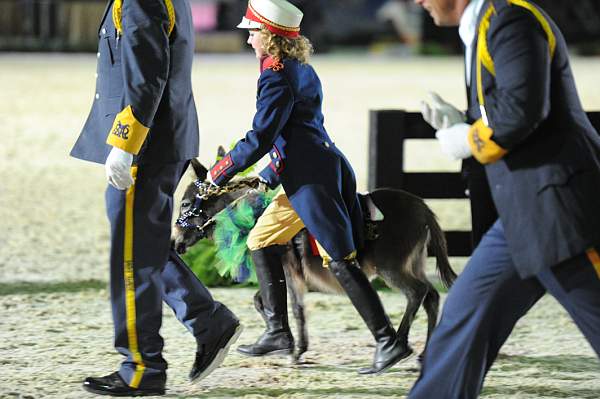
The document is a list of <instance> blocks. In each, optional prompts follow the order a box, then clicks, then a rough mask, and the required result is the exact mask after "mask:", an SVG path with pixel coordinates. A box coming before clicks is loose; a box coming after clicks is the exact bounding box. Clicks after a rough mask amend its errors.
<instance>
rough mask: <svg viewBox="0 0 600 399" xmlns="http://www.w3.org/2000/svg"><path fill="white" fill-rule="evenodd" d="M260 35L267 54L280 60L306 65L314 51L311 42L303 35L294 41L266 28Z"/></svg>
mask: <svg viewBox="0 0 600 399" xmlns="http://www.w3.org/2000/svg"><path fill="white" fill-rule="evenodd" d="M260 35H261V36H262V42H263V48H264V50H265V52H266V53H267V54H268V55H270V56H271V57H273V58H276V59H278V60H282V59H284V58H290V59H296V60H298V61H300V62H301V63H303V64H306V63H308V60H309V58H310V55H311V54H312V53H313V51H314V50H313V46H312V43H311V42H310V40H308V39H307V38H306V37H305V36H302V35H300V36H298V37H297V38H293V39H292V38H289V37H284V36H280V35H276V34H274V33H273V32H271V31H270V30H268V29H266V28H262V29H261V30H260Z"/></svg>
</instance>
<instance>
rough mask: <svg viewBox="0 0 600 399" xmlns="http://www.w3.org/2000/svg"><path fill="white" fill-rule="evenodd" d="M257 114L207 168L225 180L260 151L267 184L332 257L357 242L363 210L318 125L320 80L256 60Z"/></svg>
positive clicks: (344, 164)
mask: <svg viewBox="0 0 600 399" xmlns="http://www.w3.org/2000/svg"><path fill="white" fill-rule="evenodd" d="M262 69H263V71H262V73H261V75H260V78H259V80H258V95H257V102H256V108H257V110H256V115H255V116H254V121H253V124H252V130H250V131H249V132H248V133H247V134H246V137H245V138H244V139H242V140H240V141H239V142H238V143H237V144H236V146H235V147H234V148H233V150H231V152H229V153H228V154H227V155H226V156H225V157H224V158H223V159H222V160H221V161H220V162H219V163H217V165H215V166H214V167H213V168H212V169H211V171H210V173H211V176H212V178H213V180H214V182H215V183H216V184H219V185H221V184H224V183H225V182H227V181H228V180H229V179H230V178H231V177H233V176H234V175H235V174H236V173H237V172H239V171H242V170H244V169H246V168H247V167H249V166H250V165H253V164H254V163H256V162H257V161H258V160H259V159H260V158H262V157H263V156H264V155H265V154H267V153H269V157H270V158H271V160H270V164H269V166H268V167H267V168H266V169H265V170H263V171H262V172H261V176H262V177H264V178H265V179H266V180H267V181H268V182H269V185H270V186H271V187H273V186H275V185H277V184H278V183H279V182H281V184H282V186H283V188H284V190H285V192H286V194H287V196H288V198H289V199H290V202H291V204H292V207H293V208H294V210H295V211H296V212H297V213H298V215H299V216H300V219H302V221H303V222H304V224H305V226H306V227H307V229H308V231H309V232H310V233H311V234H313V235H314V236H315V238H316V239H317V241H319V243H320V244H321V245H322V246H323V248H325V250H326V251H327V253H328V254H329V255H330V256H331V258H332V259H333V260H341V259H342V258H344V257H345V256H347V255H349V254H350V253H351V252H353V251H354V250H356V249H357V248H358V247H359V246H360V242H361V238H360V236H361V231H362V222H363V220H362V212H361V209H360V205H359V203H358V197H357V195H356V179H355V176H354V172H353V170H352V167H351V166H350V163H349V162H348V160H347V159H346V157H345V156H344V155H343V154H342V152H341V151H340V150H339V149H338V148H337V147H336V146H335V145H334V144H333V142H332V141H331V139H330V138H329V135H328V134H327V132H326V131H325V128H324V126H323V114H322V112H321V104H322V102H323V92H322V89H321V82H320V80H319V78H318V76H317V74H316V73H315V71H314V69H313V68H312V67H311V66H310V65H308V64H302V63H300V62H299V61H298V60H291V59H284V60H283V62H278V61H275V60H273V59H272V58H266V59H263V60H262Z"/></svg>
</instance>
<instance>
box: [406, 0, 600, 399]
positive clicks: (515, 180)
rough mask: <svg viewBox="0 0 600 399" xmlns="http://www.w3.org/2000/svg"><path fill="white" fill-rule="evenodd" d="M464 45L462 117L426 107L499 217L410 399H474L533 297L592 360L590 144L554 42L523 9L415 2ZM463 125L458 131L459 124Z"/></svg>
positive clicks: (452, 0) (598, 218)
mask: <svg viewBox="0 0 600 399" xmlns="http://www.w3.org/2000/svg"><path fill="white" fill-rule="evenodd" d="M415 1H416V2H417V3H418V4H421V5H422V6H423V7H424V8H425V9H426V10H427V11H429V13H430V14H431V16H432V17H433V18H434V21H435V23H436V24H437V25H440V26H456V25H459V23H460V27H459V32H460V34H461V38H462V39H463V42H464V43H465V47H466V61H467V62H466V65H467V75H466V76H467V87H468V90H467V92H468V95H469V99H468V103H469V108H468V110H467V114H466V119H464V120H463V116H462V115H460V113H459V112H458V110H456V109H455V108H454V107H452V106H450V105H449V104H447V103H445V102H443V101H438V100H436V101H434V103H433V104H432V106H425V107H424V110H423V116H424V118H425V119H426V120H427V121H428V122H429V123H431V124H432V125H433V126H434V127H436V128H437V129H438V131H437V133H436V137H437V138H438V140H439V142H440V145H441V147H442V150H443V151H444V152H445V153H446V154H448V155H449V156H450V157H452V158H454V159H464V158H467V157H470V156H473V157H474V158H475V159H476V160H477V162H479V163H480V164H481V165H483V167H484V171H485V176H486V178H487V181H488V182H489V186H490V187H491V196H492V198H493V202H494V205H495V207H496V209H497V211H498V215H499V217H498V219H497V220H496V221H495V223H494V224H493V225H492V227H491V228H489V230H488V231H487V233H486V234H485V235H484V236H483V238H482V239H481V242H480V243H479V245H478V246H477V248H476V249H475V251H474V252H473V255H472V257H471V259H470V260H469V262H468V264H467V266H466V267H465V269H464V271H463V272H462V273H461V275H460V276H459V277H458V279H457V280H456V282H455V283H454V285H453V286H452V288H451V289H450V292H449V293H448V298H447V299H446V302H445V304H444V310H443V313H442V316H441V320H440V324H439V325H438V327H437V328H436V329H435V331H434V332H433V335H432V337H431V341H430V342H429V344H428V346H427V350H426V353H425V358H424V361H423V369H422V371H421V376H420V377H419V380H418V381H417V382H416V384H415V386H414V387H413V389H412V391H411V392H410V394H409V397H410V398H412V399H416V398H424V399H425V398H426V399H430V398H436V399H443V398H448V399H450V398H452V399H454V398H475V397H477V396H478V394H479V392H480V391H481V387H482V385H483V380H484V378H485V375H486V373H487V371H488V370H489V368H490V367H491V366H492V364H493V362H494V360H495V359H496V356H497V355H498V352H499V350H500V347H501V346H502V344H504V342H505V341H506V339H507V338H508V336H509V334H510V333H511V331H512V329H513V327H514V326H515V324H516V323H517V321H518V320H519V319H520V318H521V317H522V316H523V315H525V314H526V313H527V311H528V310H529V309H530V308H531V307H532V306H533V305H534V304H535V303H536V302H537V301H538V300H539V299H540V298H541V297H542V295H544V293H545V292H548V293H550V294H551V295H552V296H554V297H555V298H556V299H557V300H558V301H559V302H560V304H561V305H562V306H563V307H564V308H565V309H566V310H567V311H568V312H569V314H570V316H571V317H572V318H573V320H574V321H575V323H576V324H577V326H578V327H579V329H580V330H581V332H582V333H583V335H584V336H585V338H586V339H587V341H588V342H589V343H590V345H591V346H592V348H593V350H594V351H595V352H596V354H598V355H600V256H598V252H597V250H598V249H600V246H599V245H600V207H598V199H599V198H600V136H598V133H597V132H596V131H595V130H594V128H593V127H592V125H591V124H590V121H589V120H588V118H587V115H586V113H585V112H584V111H583V109H582V106H581V104H580V101H579V97H578V95H577V91H576V88H575V82H574V79H573V74H572V72H571V68H570V66H569V59H568V51H567V46H566V44H565V41H564V38H563V37H562V34H561V33H560V31H559V29H558V28H557V26H556V25H555V24H554V22H553V21H552V20H551V19H550V18H549V17H548V16H547V15H546V14H545V13H544V11H542V10H541V9H540V8H539V7H538V6H537V5H535V4H533V3H531V2H530V1H528V0H472V1H469V0H415ZM465 122H466V123H465Z"/></svg>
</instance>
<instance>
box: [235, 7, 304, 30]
mask: <svg viewBox="0 0 600 399" xmlns="http://www.w3.org/2000/svg"><path fill="white" fill-rule="evenodd" d="M303 16H304V14H302V11H300V10H299V9H298V8H297V7H296V6H294V5H293V4H291V3H289V2H287V1H285V0H249V1H248V9H247V10H246V15H245V16H244V17H242V22H240V24H239V25H238V26H237V27H238V28H242V29H261V28H262V27H265V28H267V29H268V30H270V31H271V32H273V33H275V34H276V35H280V36H285V37H298V35H299V34H300V21H302V17H303Z"/></svg>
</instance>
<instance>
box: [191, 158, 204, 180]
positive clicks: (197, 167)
mask: <svg viewBox="0 0 600 399" xmlns="http://www.w3.org/2000/svg"><path fill="white" fill-rule="evenodd" d="M191 163H192V168H193V169H194V173H195V174H196V177H197V178H198V179H200V180H202V181H204V180H206V174H207V173H208V170H207V169H206V168H205V167H204V165H202V164H201V163H200V161H198V159H197V158H192V162H191Z"/></svg>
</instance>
